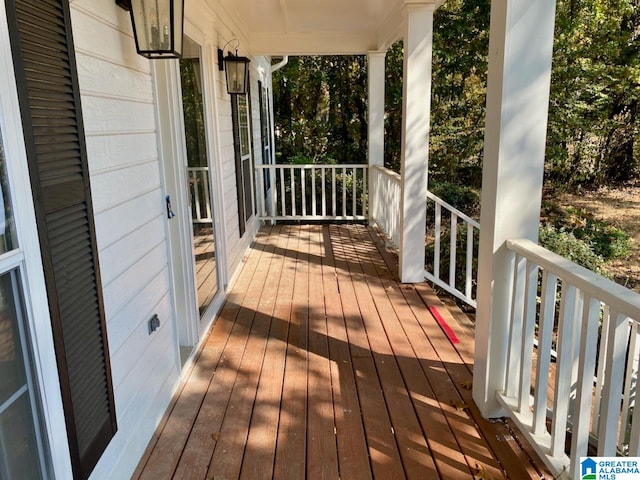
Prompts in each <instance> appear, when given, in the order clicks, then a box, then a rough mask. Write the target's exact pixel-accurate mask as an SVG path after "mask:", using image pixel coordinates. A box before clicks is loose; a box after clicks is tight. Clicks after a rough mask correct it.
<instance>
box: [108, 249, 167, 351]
mask: <svg viewBox="0 0 640 480" xmlns="http://www.w3.org/2000/svg"><path fill="white" fill-rule="evenodd" d="M166 264H167V250H166V247H165V246H164V245H162V244H159V245H158V246H157V247H155V248H154V249H153V250H151V251H150V252H149V253H147V254H146V255H145V256H144V257H143V258H141V259H140V260H138V261H137V262H136V263H134V264H133V265H131V266H130V267H129V269H128V270H127V271H126V272H123V273H122V274H121V275H120V276H119V277H118V278H116V279H115V280H114V281H112V282H111V283H109V284H107V285H103V297H104V303H105V310H106V311H107V318H108V321H109V324H108V331H109V350H110V351H112V352H114V351H115V349H118V348H119V346H120V344H121V343H122V342H123V341H124V339H125V338H126V337H127V336H128V335H129V334H130V333H131V331H133V330H134V329H136V328H146V324H142V323H140V322H133V321H131V319H132V316H133V315H136V314H137V315H140V312H144V311H145V310H144V309H145V308H147V309H150V307H149V304H154V302H155V301H156V300H157V299H156V298H155V295H158V294H162V295H165V294H166V293H165V290H166V280H165V281H164V282H163V283H161V284H158V285H155V284H154V289H153V293H151V292H146V290H145V289H146V288H147V287H148V286H149V285H150V284H151V283H152V282H153V281H154V279H155V278H156V276H157V275H158V274H159V273H160V272H163V271H165V270H166V268H167V265H166ZM137 283H140V284H144V285H145V288H144V289H141V290H135V289H132V288H131V286H132V285H135V284H137ZM145 293H146V295H148V297H147V296H145ZM134 301H135V305H136V308H135V309H129V308H127V307H128V305H129V304H130V302H134ZM121 311H124V312H125V313H121Z"/></svg>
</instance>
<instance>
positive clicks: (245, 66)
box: [218, 40, 251, 95]
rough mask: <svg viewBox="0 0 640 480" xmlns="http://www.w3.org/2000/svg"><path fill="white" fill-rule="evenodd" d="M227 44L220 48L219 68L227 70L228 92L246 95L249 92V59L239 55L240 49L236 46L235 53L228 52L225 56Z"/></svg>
mask: <svg viewBox="0 0 640 480" xmlns="http://www.w3.org/2000/svg"><path fill="white" fill-rule="evenodd" d="M231 42H238V45H240V42H239V41H238V40H231V41H230V42H228V43H227V45H229V43H231ZM227 45H225V46H224V47H222V48H219V49H218V69H219V70H220V71H222V70H224V71H225V77H226V79H227V93H229V94H232V93H237V94H240V95H244V94H245V93H247V84H248V80H249V62H250V61H251V60H249V59H248V58H247V57H239V56H238V49H237V48H236V53H235V55H234V54H233V53H231V52H228V53H227V56H226V57H225V56H224V49H225V48H226V47H227Z"/></svg>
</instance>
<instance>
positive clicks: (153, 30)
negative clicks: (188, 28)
mask: <svg viewBox="0 0 640 480" xmlns="http://www.w3.org/2000/svg"><path fill="white" fill-rule="evenodd" d="M116 3H117V4H118V5H120V6H121V7H122V8H125V9H127V10H129V12H130V14H131V23H132V25H133V36H134V38H135V41H136V50H137V51H138V54H140V55H142V56H143V57H146V58H150V59H161V58H181V57H182V31H183V23H184V0H116Z"/></svg>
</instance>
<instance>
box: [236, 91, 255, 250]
mask: <svg viewBox="0 0 640 480" xmlns="http://www.w3.org/2000/svg"><path fill="white" fill-rule="evenodd" d="M249 109H250V102H249V94H248V93H247V94H246V95H232V96H231V118H232V120H233V139H234V149H235V156H236V189H237V192H238V217H239V218H238V220H239V229H240V236H241V237H242V236H243V235H244V232H245V231H246V229H247V221H248V220H249V219H250V218H251V216H252V215H253V211H254V207H253V189H252V187H251V186H252V185H253V182H252V180H251V175H252V170H253V169H252V168H251V167H252V164H253V161H252V155H251V152H252V145H251V114H250V111H249Z"/></svg>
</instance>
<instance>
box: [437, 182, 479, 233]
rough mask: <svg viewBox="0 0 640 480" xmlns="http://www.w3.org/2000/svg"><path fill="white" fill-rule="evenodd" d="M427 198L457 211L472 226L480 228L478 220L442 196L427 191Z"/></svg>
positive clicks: (454, 211)
mask: <svg viewBox="0 0 640 480" xmlns="http://www.w3.org/2000/svg"><path fill="white" fill-rule="evenodd" d="M427 198H430V199H431V200H433V201H434V202H436V203H439V204H440V205H442V206H443V207H445V208H446V209H447V210H450V211H451V212H453V213H455V214H456V215H457V216H458V217H459V218H461V219H462V220H464V221H465V222H467V223H469V224H471V225H472V226H474V227H475V228H477V229H478V230H480V224H479V223H478V222H476V221H475V220H474V219H473V218H471V217H470V216H468V215H466V214H464V213H462V212H461V211H460V210H458V209H457V208H456V207H454V206H453V205H451V204H449V203H447V202H445V201H444V200H442V199H441V198H440V197H438V196H436V195H434V194H433V193H431V192H430V191H427Z"/></svg>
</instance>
